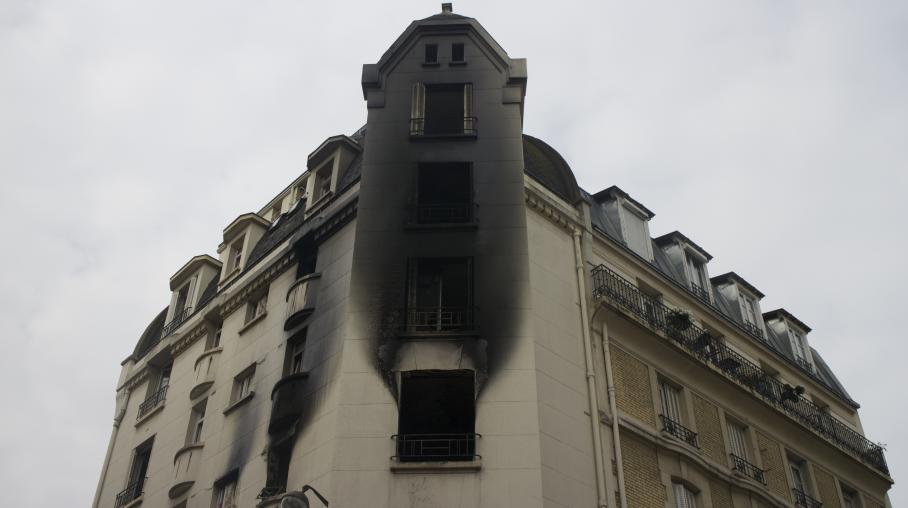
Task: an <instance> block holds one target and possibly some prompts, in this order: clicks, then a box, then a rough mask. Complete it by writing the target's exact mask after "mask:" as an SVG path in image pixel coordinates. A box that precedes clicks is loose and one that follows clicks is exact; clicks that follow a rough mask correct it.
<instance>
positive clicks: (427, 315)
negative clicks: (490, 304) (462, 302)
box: [403, 307, 477, 333]
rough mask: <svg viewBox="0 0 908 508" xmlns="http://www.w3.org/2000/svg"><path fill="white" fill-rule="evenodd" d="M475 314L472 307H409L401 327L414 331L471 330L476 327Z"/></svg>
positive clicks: (405, 311)
mask: <svg viewBox="0 0 908 508" xmlns="http://www.w3.org/2000/svg"><path fill="white" fill-rule="evenodd" d="M475 315H476V309H475V308H473V307H409V308H407V309H405V310H404V316H405V318H406V320H405V322H404V323H403V327H404V331H405V332H414V333H444V332H456V331H471V330H475V329H476V327H477V324H476V321H475V319H474V318H475V317H476V316H475Z"/></svg>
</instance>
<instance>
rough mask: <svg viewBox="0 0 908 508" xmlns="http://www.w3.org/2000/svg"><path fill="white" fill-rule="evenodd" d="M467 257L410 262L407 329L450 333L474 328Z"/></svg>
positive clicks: (425, 259)
mask: <svg viewBox="0 0 908 508" xmlns="http://www.w3.org/2000/svg"><path fill="white" fill-rule="evenodd" d="M471 261H472V260H471V259H470V258H418V259H412V260H410V267H409V272H410V273H409V274H408V279H409V282H408V284H409V294H408V295H407V309H406V328H407V331H410V332H451V331H466V330H473V329H474V328H475V326H474V325H475V322H474V314H475V311H474V309H473V307H472V305H473V287H472V285H473V274H472V263H471Z"/></svg>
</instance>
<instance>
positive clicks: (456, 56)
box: [451, 42, 464, 63]
mask: <svg viewBox="0 0 908 508" xmlns="http://www.w3.org/2000/svg"><path fill="white" fill-rule="evenodd" d="M451 61H452V62H455V63H462V62H463V61H464V59H463V43H462V42H455V43H454V44H452V45H451Z"/></svg>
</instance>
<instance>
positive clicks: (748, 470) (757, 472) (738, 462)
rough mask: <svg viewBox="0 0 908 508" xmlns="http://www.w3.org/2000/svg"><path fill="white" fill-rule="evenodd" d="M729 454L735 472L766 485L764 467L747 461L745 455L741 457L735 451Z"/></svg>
mask: <svg viewBox="0 0 908 508" xmlns="http://www.w3.org/2000/svg"><path fill="white" fill-rule="evenodd" d="M729 456H731V463H732V469H734V470H735V472H737V473H740V474H742V475H744V476H746V477H748V478H750V479H752V480H756V481H758V482H760V483H762V484H763V485H766V479H765V478H764V477H763V473H764V471H763V470H762V469H760V468H758V467H757V466H755V465H753V464H751V463H750V462H747V460H745V459H744V458H743V457H739V456H737V455H735V454H734V453H731V454H729Z"/></svg>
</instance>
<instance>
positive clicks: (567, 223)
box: [525, 188, 583, 233]
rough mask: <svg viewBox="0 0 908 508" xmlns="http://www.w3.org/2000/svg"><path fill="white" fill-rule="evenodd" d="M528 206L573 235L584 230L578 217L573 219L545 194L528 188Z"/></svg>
mask: <svg viewBox="0 0 908 508" xmlns="http://www.w3.org/2000/svg"><path fill="white" fill-rule="evenodd" d="M525 191H526V202H527V206H529V207H530V208H531V209H533V210H535V211H536V212H537V213H538V214H539V215H542V216H543V217H545V218H546V219H548V220H549V222H551V223H552V224H555V225H556V226H558V227H560V228H562V229H564V230H566V231H568V232H571V233H573V231H574V230H575V229H576V228H582V227H583V224H581V223H580V221H578V220H577V218H576V217H571V216H570V215H568V214H567V213H565V212H564V211H562V210H561V207H560V206H558V205H557V204H555V203H554V202H553V201H551V200H550V199H548V198H547V197H545V196H544V195H543V194H541V193H539V192H537V191H536V190H534V189H531V188H526V189H525Z"/></svg>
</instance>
